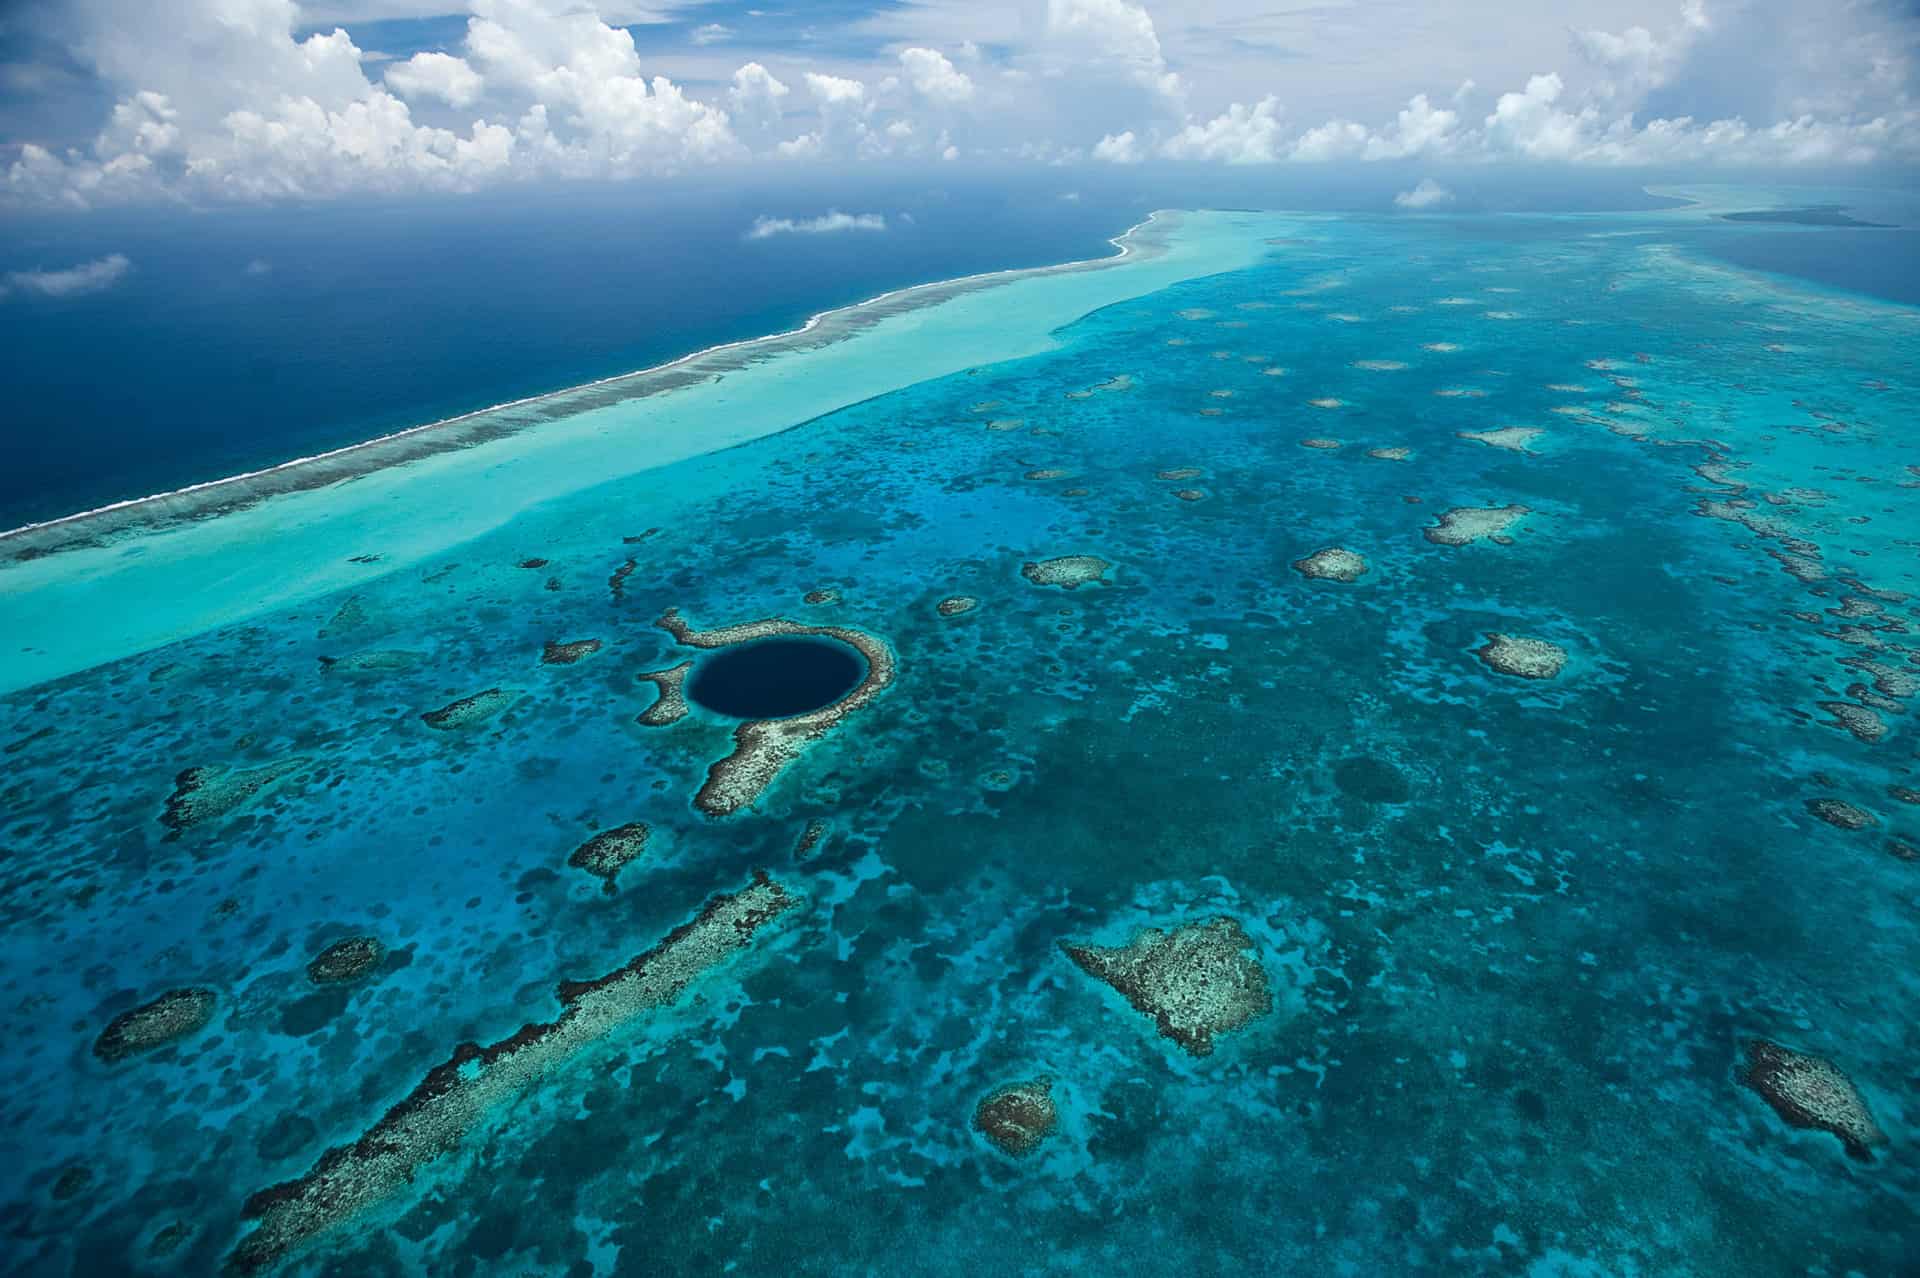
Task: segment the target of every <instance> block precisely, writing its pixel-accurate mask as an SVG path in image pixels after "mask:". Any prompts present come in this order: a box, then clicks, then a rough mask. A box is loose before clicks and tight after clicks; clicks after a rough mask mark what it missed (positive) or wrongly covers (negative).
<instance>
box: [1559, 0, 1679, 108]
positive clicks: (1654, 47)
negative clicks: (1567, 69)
mask: <svg viewBox="0 0 1920 1278" xmlns="http://www.w3.org/2000/svg"><path fill="white" fill-rule="evenodd" d="M1711 26H1712V24H1711V23H1710V22H1709V21H1708V19H1707V11H1706V6H1705V5H1704V4H1702V3H1701V0H1685V3H1683V4H1682V5H1681V6H1680V14H1679V21H1678V24H1677V25H1676V26H1675V27H1674V28H1673V29H1672V30H1671V31H1670V32H1668V33H1667V34H1666V35H1664V36H1656V35H1654V34H1653V32H1651V31H1649V30H1648V29H1647V28H1646V27H1643V26H1632V27H1628V28H1627V29H1626V30H1625V31H1622V32H1620V33H1618V34H1615V33H1613V32H1609V31H1576V32H1574V33H1573V46H1574V49H1575V50H1576V51H1577V52H1578V53H1579V54H1580V55H1581V56H1582V57H1584V58H1585V59H1586V60H1587V61H1588V62H1589V63H1591V64H1593V65H1594V66H1596V67H1598V68H1600V70H1601V71H1602V73H1603V78H1602V79H1601V81H1600V83H1599V84H1598V85H1597V86H1595V93H1596V95H1597V96H1599V97H1601V98H1604V99H1613V98H1620V99H1625V100H1627V101H1638V100H1639V99H1640V98H1641V97H1643V96H1644V95H1645V94H1646V93H1647V92H1648V91H1649V90H1651V89H1656V88H1658V87H1660V86H1661V85H1663V84H1665V83H1667V82H1668V80H1669V79H1670V78H1671V77H1672V75H1673V73H1674V71H1675V70H1676V69H1677V68H1678V67H1679V65H1680V63H1681V61H1682V60H1683V59H1684V58H1685V57H1686V55H1687V51H1688V50H1689V49H1690V48H1691V47H1692V46H1693V44H1694V42H1695V41H1696V40H1698V39H1699V38H1700V36H1701V35H1703V34H1704V33H1705V32H1706V31H1708V30H1709V29H1710V28H1711Z"/></svg>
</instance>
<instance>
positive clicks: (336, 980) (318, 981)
mask: <svg viewBox="0 0 1920 1278" xmlns="http://www.w3.org/2000/svg"><path fill="white" fill-rule="evenodd" d="M386 956H387V949H386V947H385V946H384V945H382V944H380V942H379V941H378V940H376V939H375V938H373V937H371V936H349V937H347V938H345V939H344V940H339V941H335V942H334V943H333V944H332V945H329V946H328V947H327V948H326V949H324V950H321V951H320V952H319V953H318V954H316V955H314V958H313V962H311V963H309V964H307V978H308V979H309V980H311V981H312V982H313V983H314V984H315V985H343V984H345V983H346V982H348V981H357V980H359V979H360V978H361V977H363V976H365V975H366V974H367V973H368V972H370V971H372V970H373V969H374V968H375V967H377V966H378V965H379V963H380V960H381V959H383V958H385V957H386Z"/></svg>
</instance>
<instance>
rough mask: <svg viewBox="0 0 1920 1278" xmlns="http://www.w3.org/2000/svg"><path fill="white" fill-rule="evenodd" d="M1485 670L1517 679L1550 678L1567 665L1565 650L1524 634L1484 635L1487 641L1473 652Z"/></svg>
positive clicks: (1557, 645)
mask: <svg viewBox="0 0 1920 1278" xmlns="http://www.w3.org/2000/svg"><path fill="white" fill-rule="evenodd" d="M1473 653H1474V655H1475V656H1476V657H1478V658H1480V660H1481V661H1483V662H1485V663H1486V664H1487V666H1488V668H1489V669H1492V670H1496V671H1498V672H1499V673H1501V674H1503V675H1512V676H1514V677H1515V678H1517V679H1551V678H1553V677H1554V676H1555V675H1557V674H1559V673H1560V671H1561V670H1563V669H1564V668H1565V667H1566V664H1567V650H1566V649H1565V648H1562V647H1561V646H1560V645H1559V644H1555V643H1548V642H1547V641H1546V640H1545V639H1530V638H1528V637H1527V636H1525V635H1502V634H1492V633H1489V634H1488V635H1487V641H1486V642H1485V643H1483V644H1481V645H1480V646H1479V647H1478V648H1475V649H1474V650H1473Z"/></svg>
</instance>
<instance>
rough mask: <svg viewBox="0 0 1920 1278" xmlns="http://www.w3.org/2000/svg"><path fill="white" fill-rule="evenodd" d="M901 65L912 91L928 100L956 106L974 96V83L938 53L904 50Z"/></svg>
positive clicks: (931, 50) (901, 54) (926, 50)
mask: <svg viewBox="0 0 1920 1278" xmlns="http://www.w3.org/2000/svg"><path fill="white" fill-rule="evenodd" d="M900 66H901V68H902V69H903V70H904V71H905V72H906V75H907V83H909V84H911V85H912V86H913V91H914V92H915V93H917V94H919V95H920V96H921V97H923V98H926V99H928V100H929V101H933V102H939V103H944V104H946V105H948V106H954V105H958V104H959V103H962V102H966V101H968V100H969V99H971V98H972V97H973V80H972V79H971V78H970V77H969V76H968V75H967V74H966V72H964V71H961V70H959V69H957V68H956V67H955V66H954V65H953V63H951V62H949V61H947V58H946V55H945V54H942V53H940V52H938V51H937V50H934V49H905V50H902V51H901V53H900Z"/></svg>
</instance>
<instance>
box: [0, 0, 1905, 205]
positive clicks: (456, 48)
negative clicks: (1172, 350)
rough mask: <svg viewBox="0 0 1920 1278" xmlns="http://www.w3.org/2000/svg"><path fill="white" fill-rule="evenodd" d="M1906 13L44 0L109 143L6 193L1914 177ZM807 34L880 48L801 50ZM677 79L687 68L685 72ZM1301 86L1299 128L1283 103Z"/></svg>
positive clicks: (60, 153) (1887, 7)
mask: <svg viewBox="0 0 1920 1278" xmlns="http://www.w3.org/2000/svg"><path fill="white" fill-rule="evenodd" d="M1905 2H1906V0H1846V2H1844V3H1842V4H1839V5H1834V4H1832V3H1831V0H1715V4H1716V8H1715V10H1714V12H1713V14H1712V15H1711V18H1710V17H1709V14H1708V12H1707V10H1706V9H1705V8H1704V7H1703V5H1702V4H1701V3H1700V0H1685V2H1684V3H1676V0H1566V2H1565V3H1564V4H1562V5H1560V6H1553V7H1551V9H1550V11H1547V10H1542V11H1539V12H1535V11H1533V10H1525V11H1518V10H1512V9H1511V8H1510V7H1496V6H1494V5H1493V2H1492V0H1461V4H1460V5H1458V6H1421V7H1416V8H1414V9H1407V10H1405V11H1404V13H1403V16H1404V19H1405V21H1404V23H1402V25H1400V26H1397V27H1396V28H1395V39H1393V40H1390V41H1385V42H1383V41H1381V40H1380V39H1379V34H1378V33H1379V24H1378V22H1377V21H1362V20H1361V17H1362V15H1361V13H1360V10H1359V9H1355V8H1352V7H1351V6H1350V7H1349V9H1350V10H1351V11H1349V10H1341V9H1339V8H1338V7H1335V8H1333V9H1326V8H1324V7H1323V8H1320V9H1315V10H1313V11H1312V12H1311V13H1308V12H1306V11H1304V10H1299V9H1297V8H1296V9H1284V8H1283V9H1275V8H1274V7H1273V6H1271V5H1263V4H1260V3H1258V0H1206V2H1205V3H1196V4H1192V5H1181V6H1176V5H1173V4H1170V3H1163V4H1160V5H1158V6H1156V12H1155V13H1149V11H1148V6H1147V4H1143V3H1141V0H1047V3H1046V4H1045V5H1044V6H1041V5H1040V4H1039V3H1038V0H915V2H914V3H913V4H909V5H899V6H889V7H887V8H885V9H884V10H874V11H871V12H868V13H866V14H864V15H861V16H858V17H854V18H850V19H841V18H838V17H835V16H832V15H820V16H819V18H818V25H817V27H816V28H815V29H814V33H816V34H817V35H818V37H819V38H820V41H819V43H817V44H803V45H797V46H796V45H789V46H788V47H786V48H785V49H782V50H775V51H768V50H763V49H755V50H754V52H755V53H756V54H757V55H758V59H757V60H749V59H746V58H745V57H744V56H739V55H736V56H727V55H726V54H725V53H724V50H723V49H722V48H713V49H709V48H708V46H709V45H711V44H714V43H715V42H716V41H717V40H719V39H721V38H725V39H727V40H728V43H729V45H733V44H738V43H741V42H744V41H745V40H747V39H749V38H751V37H752V36H753V35H755V34H758V33H759V28H758V27H749V26H747V25H746V24H744V23H743V24H742V25H741V29H740V30H739V31H734V32H723V31H721V30H719V28H722V27H723V26H724V24H722V23H707V24H706V25H704V26H698V27H691V26H690V29H689V30H688V39H687V41H686V42H682V43H679V44H678V45H677V46H676V47H674V48H673V49H672V51H671V52H670V53H666V54H663V55H655V54H653V53H645V54H643V52H642V50H641V49H640V48H639V47H637V46H636V44H635V40H634V37H633V35H632V34H631V33H630V32H629V31H627V30H626V29H624V26H623V24H625V23H631V22H643V21H644V22H658V21H667V20H671V21H673V22H676V23H684V22H686V18H685V16H684V15H685V13H686V12H687V11H688V7H687V6H684V5H683V6H678V7H675V6H671V5H668V4H666V3H664V0H440V3H439V4H438V5H437V6H436V5H435V3H434V0H313V2H312V3H306V4H296V3H295V0H169V2H168V3H166V4H164V5H154V4H146V5H138V4H134V3H132V2H131V0H60V3H59V4H57V5H47V6H45V7H44V10H45V12H46V13H49V14H51V13H53V12H55V11H58V12H59V13H60V15H61V18H60V21H59V22H58V23H53V22H52V20H51V19H45V20H44V21H45V23H46V24H48V33H50V34H47V38H48V39H53V40H58V41H61V42H63V43H64V44H65V45H66V49H67V52H68V53H69V54H70V55H71V59H72V60H73V61H74V63H75V64H76V65H81V66H84V67H87V68H91V69H92V71H93V72H95V73H96V74H97V75H98V77H99V80H100V83H101V85H102V86H103V87H104V88H105V90H106V91H107V96H108V98H109V100H110V101H111V103H112V105H111V106H110V107H108V108H107V109H106V110H105V111H104V112H103V118H101V119H99V120H97V121H90V122H89V125H90V126H91V127H90V128H89V129H88V130H87V131H88V132H90V133H91V135H92V140H91V141H90V142H89V143H87V144H85V145H79V146H69V145H58V146H56V145H52V144H49V143H47V142H46V141H45V140H44V139H35V138H32V137H25V138H20V139H18V140H17V141H18V147H17V151H16V152H15V157H16V158H14V159H13V161H12V162H11V163H10V164H8V165H6V166H5V167H4V169H0V198H5V199H6V200H8V201H9V202H12V203H16V204H21V203H24V204H51V205H67V206H72V207H76V208H77V207H87V206H92V205H102V204H109V203H115V202H123V201H135V200H152V199H163V198H177V199H184V200H190V201H204V200H209V199H270V198H294V199H314V198H325V197H330V196H336V195H342V194H348V193H355V192H368V191H375V192H377V191H417V190H468V189H472V188H476V187H479V186H483V185H487V184H491V183H499V182H509V181H535V180H541V179H547V178H576V179H577V178H599V177H612V178H620V177H637V176H648V177H671V176H673V175H676V174H680V173H684V172H686V171H688V170H692V169H696V168H701V167H706V166H717V165H732V164H744V163H748V162H751V161H753V160H754V159H756V158H763V157H770V156H781V157H785V158H787V159H789V160H791V161H793V162H819V163H835V164H839V163H881V162H886V161H888V160H901V159H914V160H934V159H941V158H946V159H952V158H957V157H959V156H961V155H962V154H965V155H968V156H1003V157H1007V158H1010V159H1019V160H1022V161H1024V162H1028V163H1035V164H1062V165H1065V164H1075V163H1084V162H1086V161H1087V160H1089V159H1090V158H1091V159H1093V160H1096V161H1100V162H1105V163H1121V164H1135V163H1142V162H1145V161H1148V160H1151V159H1155V158H1159V159H1169V160H1180V161H1187V162H1204V163H1219V164H1273V163H1280V162H1287V161H1293V162H1300V163H1356V162H1404V161H1409V160H1412V161H1424V160H1428V159H1434V158H1444V159H1445V160H1446V161H1447V162H1448V163H1449V164H1455V165H1466V164H1501V163H1511V162H1516V161H1524V162H1527V163H1536V164H1538V163H1551V164H1570V165H1615V166H1632V165H1648V166H1650V165H1663V166H1668V165H1670V166H1686V167H1696V166H1697V167H1711V166H1723V167H1736V166H1737V167H1752V168H1783V167H1789V166H1795V165H1804V166H1822V165H1831V166H1841V165H1874V164H1881V165H1888V164H1894V163H1901V162H1905V163H1915V162H1920V71H1917V70H1916V68H1917V67H1920V17H1916V16H1915V15H1914V14H1912V13H1910V12H1907V8H1910V6H1907V7H1906V8H1903V7H1902V6H1903V5H1905ZM449 8H454V9H458V8H465V9H467V10H468V11H469V15H470V16H469V20H468V22H467V27H466V32H465V35H464V38H462V39H460V40H458V41H457V42H455V43H454V44H452V45H450V46H449V47H448V48H446V49H444V50H428V51H424V52H420V53H416V54H413V55H412V56H411V57H408V58H407V59H405V60H404V61H398V62H390V63H388V62H384V61H383V60H382V59H381V58H380V56H379V55H373V54H369V53H367V52H366V51H364V50H363V49H362V48H361V47H360V46H359V44H358V43H357V42H356V40H355V38H354V36H353V34H351V30H352V29H354V28H356V27H357V24H358V23H360V22H361V21H362V20H368V19H374V18H379V17H388V16H407V15H411V16H420V15H421V14H425V13H428V12H444V11H445V10H447V9H449ZM1361 8H1364V6H1361ZM335 21H338V22H339V23H341V24H344V25H343V26H342V27H334V26H332V25H331V24H332V23H333V22H335ZM1494 21H1497V22H1498V24H1499V27H1498V29H1499V32H1500V37H1501V38H1500V40H1498V41H1497V42H1491V43H1490V42H1488V41H1486V40H1485V38H1484V35H1485V32H1486V30H1487V29H1488V24H1489V23H1490V22H1494ZM296 32H309V34H306V35H305V36H304V37H301V38H296V35H295V33H296ZM837 34H849V35H854V36H859V37H863V39H857V40H850V41H847V42H845V43H844V44H835V43H832V42H831V41H830V40H829V39H828V37H832V36H835V35H837ZM989 40H990V42H989V43H984V44H983V43H978V42H979V41H989ZM814 48H819V49H825V48H855V49H871V50H874V52H872V53H870V54H860V53H842V54H840V55H838V56H836V57H835V58H834V59H833V60H832V61H817V62H814V63H812V64H810V65H809V64H807V63H806V62H804V61H799V60H798V59H799V54H800V53H801V52H803V51H805V50H808V49H814ZM943 50H944V51H945V52H943ZM1283 53H1284V55H1285V60H1284V61H1282V60H1281V59H1280V55H1281V54H1283ZM1416 54H1417V56H1415V55H1416ZM656 56H662V57H667V58H671V59H672V62H671V63H660V62H655V61H653V59H654V58H655V57H656ZM778 58H792V59H795V61H793V62H788V61H779V60H776V59H778ZM742 63H743V64H742ZM669 65H671V67H672V68H673V70H674V72H675V73H676V74H677V75H684V76H685V77H686V80H685V82H684V83H681V82H676V81H675V80H672V79H669V78H667V77H666V76H664V75H662V74H660V72H661V71H662V70H664V69H666V67H667V66H669ZM736 65H737V66H738V69H737V70H732V71H731V72H729V68H732V67H735V66H736ZM769 66H777V67H779V68H780V69H781V71H782V73H783V74H784V75H785V76H786V82H782V80H781V79H780V78H779V77H776V76H775V75H774V73H773V72H772V71H770V70H769V69H768V67H769ZM789 68H790V69H789ZM1201 69H1204V72H1205V74H1204V76H1203V77H1201V78H1198V79H1193V80H1191V81H1190V80H1189V79H1187V78H1184V76H1183V72H1185V73H1188V74H1197V73H1198V71H1200V70H1201ZM0 70H4V71H5V73H6V74H7V75H9V76H10V77H11V78H12V80H13V81H14V82H16V83H19V82H21V81H20V79H19V75H16V74H15V73H14V72H13V71H12V70H7V69H0ZM28 70H29V71H30V70H31V68H29V69H28ZM1282 71H1283V72H1284V78H1283V76H1282ZM20 74H22V75H24V74H27V72H21V73H20ZM1469 75H1471V76H1472V77H1474V78H1469ZM30 78H31V77H30V76H29V79H30ZM76 78H77V77H76ZM1476 78H1477V80H1478V82H1479V84H1480V85H1482V86H1486V87H1484V88H1481V89H1478V90H1476V88H1475V79H1476ZM789 84H791V85H792V88H791V89H790V88H789ZM688 85H698V86H701V87H700V88H699V89H698V90H697V91H695V90H693V89H690V88H689V87H688ZM1447 85H1458V86H1459V87H1458V89H1456V90H1453V91H1452V92H1449V91H1448V90H1447V89H1446V88H1445V87H1444V86H1447ZM1282 86H1284V88H1285V91H1286V93H1287V94H1288V95H1289V100H1290V101H1291V102H1292V104H1293V111H1292V113H1291V115H1289V113H1288V112H1287V111H1285V110H1283V109H1282V106H1281V103H1280V99H1279V98H1278V97H1276V96H1275V95H1274V94H1273V93H1271V92H1270V90H1271V89H1275V88H1280V87H1282ZM1502 86H1504V87H1505V88H1506V89H1507V90H1508V91H1507V92H1504V93H1500V92H1498V91H1497V88H1498V87H1502ZM1190 99H1192V100H1193V101H1194V106H1193V109H1191V110H1190V109H1189V100H1190ZM1202 99H1204V107H1202V106H1201V105H1200V103H1201V100H1202ZM76 100H77V99H76ZM1469 101H1471V102H1472V103H1473V105H1472V106H1471V108H1469V107H1468V106H1467V105H1466V104H1467V103H1468V102H1469ZM1306 103H1312V104H1314V110H1315V112H1316V114H1315V115H1314V116H1313V117H1312V118H1303V117H1302V104H1306ZM1393 103H1402V104H1404V105H1400V106H1398V107H1397V108H1396V107H1395V106H1393V105H1390V104H1393ZM1328 117H1331V118H1328Z"/></svg>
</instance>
